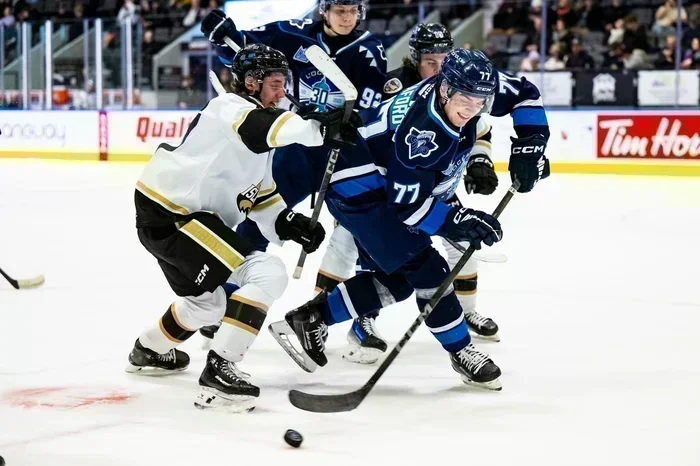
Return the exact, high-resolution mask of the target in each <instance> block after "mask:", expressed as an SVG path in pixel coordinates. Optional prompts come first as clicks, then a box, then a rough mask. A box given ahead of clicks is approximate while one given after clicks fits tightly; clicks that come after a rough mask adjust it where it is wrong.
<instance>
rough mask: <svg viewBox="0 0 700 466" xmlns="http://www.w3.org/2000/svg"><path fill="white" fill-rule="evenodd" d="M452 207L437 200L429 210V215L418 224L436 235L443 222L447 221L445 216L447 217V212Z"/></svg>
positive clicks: (422, 228)
mask: <svg viewBox="0 0 700 466" xmlns="http://www.w3.org/2000/svg"><path fill="white" fill-rule="evenodd" d="M451 209H452V208H451V207H450V206H448V205H447V204H445V203H444V202H440V201H436V202H435V205H434V206H433V208H432V209H430V212H428V215H426V216H425V217H424V218H423V220H421V222H420V223H419V224H417V225H416V226H417V227H418V228H419V229H421V230H423V231H424V232H426V233H428V234H430V235H434V234H435V233H436V232H437V231H438V230H439V229H440V227H441V226H442V224H443V223H445V218H447V214H448V213H449V212H450V210H451Z"/></svg>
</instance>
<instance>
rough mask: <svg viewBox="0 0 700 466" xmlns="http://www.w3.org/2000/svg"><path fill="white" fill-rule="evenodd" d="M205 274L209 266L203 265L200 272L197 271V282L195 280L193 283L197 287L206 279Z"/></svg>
mask: <svg viewBox="0 0 700 466" xmlns="http://www.w3.org/2000/svg"><path fill="white" fill-rule="evenodd" d="M207 272H209V266H208V265H207V264H204V267H202V270H200V271H199V275H197V280H195V283H196V284H197V285H199V286H201V285H202V282H203V281H204V279H205V278H207Z"/></svg>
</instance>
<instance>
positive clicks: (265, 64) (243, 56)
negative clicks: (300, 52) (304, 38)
mask: <svg viewBox="0 0 700 466" xmlns="http://www.w3.org/2000/svg"><path fill="white" fill-rule="evenodd" d="M231 71H232V72H233V76H234V77H235V78H236V80H237V81H240V82H245V79H246V77H247V76H252V77H253V78H255V80H256V81H258V82H262V80H263V79H264V78H265V76H268V75H269V74H271V73H282V74H283V75H284V76H285V77H287V76H288V75H289V63H288V62H287V58H286V57H285V56H284V54H283V53H282V52H280V51H279V50H275V49H273V48H272V47H268V46H267V45H263V44H250V45H246V46H245V47H243V48H242V49H241V50H240V51H239V52H238V53H237V54H236V56H235V57H233V64H232V65H231Z"/></svg>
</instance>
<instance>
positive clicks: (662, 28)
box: [651, 0, 688, 37]
mask: <svg viewBox="0 0 700 466" xmlns="http://www.w3.org/2000/svg"><path fill="white" fill-rule="evenodd" d="M677 20H678V6H677V4H676V0H666V3H664V4H663V5H661V6H660V7H659V9H658V10H656V22H654V25H653V26H652V28H651V32H652V33H654V35H655V36H656V37H664V36H668V35H669V34H673V33H674V31H675V30H676V21H677ZM681 21H682V22H684V23H685V22H686V21H688V14H687V13H686V11H685V8H681Z"/></svg>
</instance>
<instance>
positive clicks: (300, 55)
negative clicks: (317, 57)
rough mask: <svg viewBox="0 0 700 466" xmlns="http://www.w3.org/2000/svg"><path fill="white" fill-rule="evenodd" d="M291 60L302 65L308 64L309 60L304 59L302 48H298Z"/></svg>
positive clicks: (304, 54)
mask: <svg viewBox="0 0 700 466" xmlns="http://www.w3.org/2000/svg"><path fill="white" fill-rule="evenodd" d="M293 58H294V59H295V60H296V61H300V62H302V63H309V59H308V58H306V50H304V47H302V46H299V50H297V51H296V53H295V54H294V57H293Z"/></svg>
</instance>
